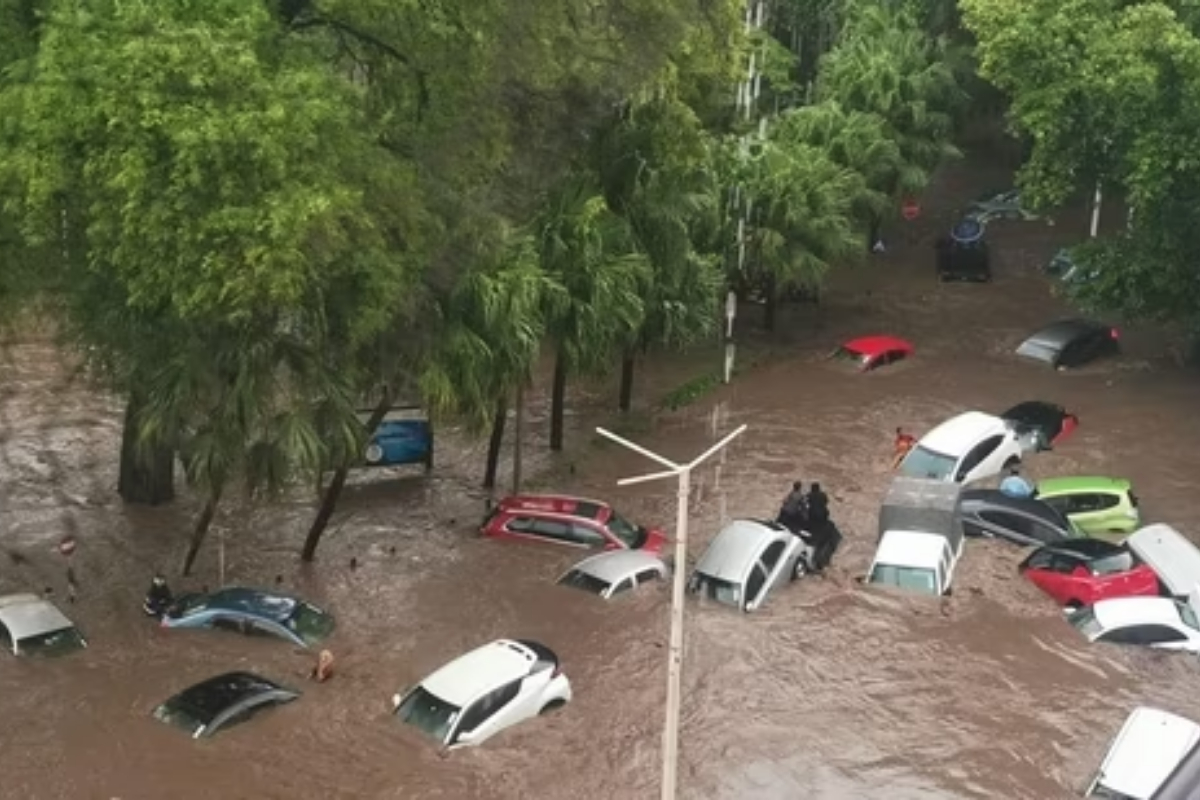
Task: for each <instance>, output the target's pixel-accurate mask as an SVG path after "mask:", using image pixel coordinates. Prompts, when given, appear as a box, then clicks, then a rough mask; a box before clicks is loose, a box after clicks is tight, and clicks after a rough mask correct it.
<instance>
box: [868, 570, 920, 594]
mask: <svg viewBox="0 0 1200 800" xmlns="http://www.w3.org/2000/svg"><path fill="white" fill-rule="evenodd" d="M870 582H871V583H877V584H880V585H882V586H896V587H899V588H901V589H907V590H909V591H913V592H921V593H922V594H937V580H936V579H935V578H934V574H933V570H931V569H919V568H917V567H897V566H893V565H891V564H876V565H875V569H873V570H871V580H870Z"/></svg>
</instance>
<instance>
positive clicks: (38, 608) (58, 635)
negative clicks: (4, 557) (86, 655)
mask: <svg viewBox="0 0 1200 800" xmlns="http://www.w3.org/2000/svg"><path fill="white" fill-rule="evenodd" d="M0 636H2V637H3V638H4V639H6V640H7V641H6V644H7V645H8V646H9V647H11V648H12V652H13V655H18V656H25V655H46V656H57V655H64V654H66V653H70V652H74V651H75V650H81V649H83V648H84V647H87V640H86V639H84V638H83V634H81V633H80V632H79V630H78V629H77V628H76V627H75V624H74V623H73V622H71V620H69V619H67V617H66V615H65V614H63V613H62V612H61V611H59V610H58V608H57V607H56V606H55V605H54V604H53V603H51V602H50V601H49V600H44V599H42V598H41V597H38V596H37V595H35V594H28V593H25V594H10V595H5V596H4V597H0Z"/></svg>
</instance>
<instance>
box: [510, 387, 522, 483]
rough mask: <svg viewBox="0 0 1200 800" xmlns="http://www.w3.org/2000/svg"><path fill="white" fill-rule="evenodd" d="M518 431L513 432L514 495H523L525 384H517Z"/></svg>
mask: <svg viewBox="0 0 1200 800" xmlns="http://www.w3.org/2000/svg"><path fill="white" fill-rule="evenodd" d="M516 406H517V408H516V411H517V419H516V426H515V428H516V430H514V431H513V433H514V436H513V468H512V493H513V494H520V493H521V450H522V449H523V448H524V447H525V384H524V383H518V384H517V400H516Z"/></svg>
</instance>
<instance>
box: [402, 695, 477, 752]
mask: <svg viewBox="0 0 1200 800" xmlns="http://www.w3.org/2000/svg"><path fill="white" fill-rule="evenodd" d="M459 711H461V709H460V708H459V707H458V706H456V705H454V704H452V703H447V702H446V701H445V700H443V699H442V698H440V697H438V696H436V695H434V694H432V693H431V692H429V690H427V689H426V688H425V687H424V686H418V687H417V688H415V689H413V690H412V691H411V692H409V694H408V697H405V698H404V700H403V701H402V702H401V703H400V706H399V707H398V708H397V709H396V716H397V717H399V718H400V721H401V722H404V723H406V724H408V725H412V726H413V727H415V728H418V729H419V730H422V731H424V732H425V733H427V734H429V735H430V736H432V737H433V738H434V739H437V740H438V741H439V742H445V741H446V737H447V736H448V735H449V733H450V728H451V727H452V726H453V725H454V721H455V720H456V719H458V713H459Z"/></svg>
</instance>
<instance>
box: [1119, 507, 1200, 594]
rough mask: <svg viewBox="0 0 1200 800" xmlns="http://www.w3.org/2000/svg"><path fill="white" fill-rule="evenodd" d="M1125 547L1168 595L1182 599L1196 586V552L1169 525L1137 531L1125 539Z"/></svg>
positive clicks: (1199, 579) (1199, 573)
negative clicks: (1150, 571)
mask: <svg viewBox="0 0 1200 800" xmlns="http://www.w3.org/2000/svg"><path fill="white" fill-rule="evenodd" d="M1125 544H1126V545H1128V547H1129V549H1130V550H1132V551H1133V552H1134V553H1135V554H1137V557H1138V558H1140V559H1141V560H1142V561H1144V562H1146V563H1147V564H1149V565H1150V568H1151V569H1153V570H1154V571H1155V572H1156V573H1158V577H1159V580H1161V581H1162V582H1163V585H1165V586H1166V587H1167V589H1169V590H1170V591H1171V593H1172V594H1175V595H1180V596H1182V595H1186V594H1189V593H1190V592H1191V591H1192V590H1193V589H1194V588H1196V587H1197V586H1200V549H1197V548H1196V545H1195V544H1194V543H1193V542H1192V541H1191V540H1190V539H1188V538H1187V537H1186V536H1184V535H1183V534H1182V533H1180V532H1179V531H1177V530H1175V529H1174V528H1172V527H1171V526H1170V525H1164V524H1162V523H1155V524H1154V525H1147V526H1146V527H1144V528H1139V529H1138V530H1136V531H1134V532H1133V533H1131V534H1129V536H1128V537H1126V539H1125Z"/></svg>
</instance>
